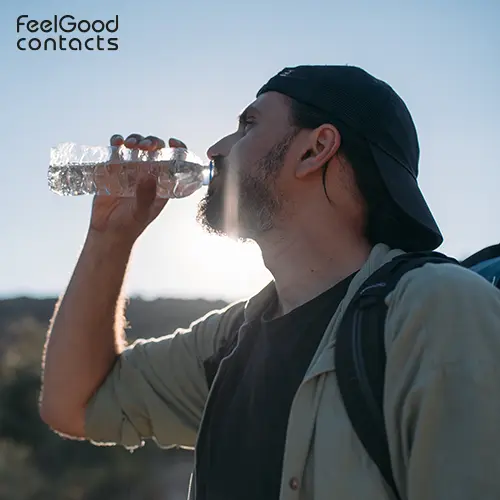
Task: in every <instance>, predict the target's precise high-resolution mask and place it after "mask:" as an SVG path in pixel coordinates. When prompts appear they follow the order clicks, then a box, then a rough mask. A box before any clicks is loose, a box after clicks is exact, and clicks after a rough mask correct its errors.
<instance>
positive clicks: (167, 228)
mask: <svg viewBox="0 0 500 500" xmlns="http://www.w3.org/2000/svg"><path fill="white" fill-rule="evenodd" d="M0 14H1V15H0V61H1V62H2V71H1V75H0V117H1V120H0V134H1V138H2V160H1V166H0V170H1V172H2V193H1V198H0V200H1V217H0V257H1V258H0V295H1V296H12V295H19V294H28V295H36V296H46V295H55V294H59V293H61V292H62V291H63V289H64V287H65V286H66V283H67V281H68V279H69V277H70V274H71V272H72V269H73V266H74V264H75V262H76V259H77V256H78V254H79V251H80V248H81V245H82V243H83V239H84V236H85V233H86V230H87V225H88V218H89V208H90V203H91V198H90V197H82V198H62V197H59V196H57V195H55V194H52V193H51V192H50V191H49V189H48V187H47V180H46V174H47V167H48V160H49V151H50V147H51V146H54V145H56V144H57V143H59V142H65V141H72V142H78V143H82V144H89V145H100V144H103V145H105V144H107V142H108V138H109V136H110V135H112V134H114V133H121V134H124V135H126V134H129V133H132V132H138V133H142V134H155V135H158V136H162V137H169V136H175V137H179V138H181V139H183V140H185V141H186V142H187V144H188V146H189V147H190V149H192V150H193V151H194V152H195V153H197V154H198V155H204V154H205V151H206V149H207V148H208V146H210V145H211V144H212V143H213V142H214V141H215V140H217V139H218V138H219V137H221V136H222V135H225V134H226V133H228V132H230V131H232V130H233V128H234V127H235V125H236V119H235V117H236V115H237V114H238V113H239V112H240V111H241V110H242V109H243V107H244V106H245V105H246V104H248V103H249V102H250V101H251V100H252V99H253V98H254V95H255V92H256V91H257V90H258V88H259V87H260V86H261V85H262V84H263V83H264V82H265V81H267V79H268V78H270V77H271V76H272V75H273V74H274V73H276V72H277V71H278V70H280V69H282V68H283V67H285V66H290V65H297V64H329V63H332V64H352V65H358V66H362V67H364V68H365V69H367V70H368V71H370V72H371V73H373V74H375V76H377V77H379V78H382V79H384V80H386V81H388V82H389V83H390V84H391V85H392V86H393V87H394V88H395V89H396V90H397V91H398V92H399V94H400V95H401V96H402V97H403V99H405V101H406V102H407V104H408V107H409V108H410V110H411V112H412V114H413V117H414V119H415V122H416V124H417V128H418V132H419V136H420V144H421V151H422V154H421V177H420V179H421V181H420V182H421V186H422V189H423V191H424V193H425V195H426V197H427V199H428V201H429V204H430V205H431V207H432V209H433V211H434V213H435V216H436V218H437V220H438V222H439V223H440V226H441V228H442V230H443V232H444V234H445V238H446V240H445V243H444V245H443V246H442V248H441V249H442V250H443V251H445V252H449V253H451V254H453V255H456V256H463V255H466V254H468V253H470V252H472V251H474V250H475V249H478V248H480V247H482V246H485V245H487V244H490V243H493V242H498V241H500V224H499V222H498V221H499V219H498V217H499V215H498V208H497V207H498V197H499V193H500V191H499V186H500V159H499V155H498V152H497V150H498V147H499V143H500V97H499V89H500V30H499V29H498V23H499V21H500V2H499V1H498V0H490V1H487V0H477V1H475V2H472V1H470V0H453V1H452V0H447V1H444V0H442V1H439V0H433V1H428V0H427V1H425V0H424V1H416V0H413V1H408V2H401V1H395V0H379V1H372V0H351V1H349V2H347V1H343V2H338V1H331V0H330V1H328V2H321V1H319V2H313V3H311V2H304V1H298V0H288V1H285V0H266V1H264V0H254V1H253V2H227V1H222V0H213V1H211V2H206V1H201V0H198V1H192V0H185V1H183V2H178V3H173V2H170V1H160V0H157V1H155V0H142V1H141V2H137V1H130V0H122V1H119V2H118V1H116V0H108V1H106V2H104V1H98V0H87V1H85V2H76V1H74V2H63V1H62V0H52V1H50V0H44V1H43V2H41V1H35V0H32V1H28V0H24V1H23V0H21V1H18V0H16V1H14V0H2V2H1V4H0ZM21 14H27V15H29V16H30V18H34V19H38V20H42V19H48V18H49V19H50V18H51V17H53V16H54V14H59V15H64V14H72V15H74V16H75V17H76V18H78V19H82V18H85V19H89V20H93V19H105V20H106V19H109V18H111V17H112V16H114V15H116V14H118V15H119V30H118V32H117V34H116V36H117V37H118V38H119V50H118V51H115V52H73V51H69V50H68V51H65V52H62V51H57V52H52V51H48V52H43V51H38V52H20V51H18V50H17V48H16V41H17V33H16V18H17V17H18V16H19V15H21ZM33 36H36V35H33ZM80 36H82V35H80ZM200 196H201V194H200V193H198V194H196V195H194V196H193V197H192V198H189V199H185V200H180V201H178V200H174V201H171V202H170V203H169V204H168V206H167V209H166V210H165V212H164V213H163V214H162V215H161V216H160V218H159V219H158V220H157V221H156V222H155V223H154V225H153V226H152V227H151V228H150V229H149V230H148V231H147V233H145V234H144V236H143V237H142V239H141V240H140V242H139V243H138V245H137V247H136V251H135V253H134V256H133V261H132V266H131V269H130V273H129V276H128V279H127V291H128V292H129V293H130V294H133V295H137V294H140V295H143V296H146V297H154V296H179V297H200V296H203V297H210V298H219V297H220V298H225V299H234V298H240V297H246V296H249V295H250V294H252V293H254V292H256V291H257V290H258V289H259V288H260V287H261V286H263V285H264V284H265V283H266V282H267V280H268V279H269V275H268V274H267V271H265V270H264V268H263V266H262V262H261V260H260V253H259V251H258V249H257V248H256V247H255V246H254V245H250V246H246V247H241V245H237V244H236V243H233V242H229V241H226V240H220V239H217V238H216V237H210V236H206V235H204V234H203V233H202V231H201V229H199V228H198V227H197V225H196V223H195V221H194V216H195V211H196V204H197V202H198V201H199V199H200ZM238 269H241V272H239V271H238Z"/></svg>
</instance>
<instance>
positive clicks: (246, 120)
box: [240, 116, 255, 130]
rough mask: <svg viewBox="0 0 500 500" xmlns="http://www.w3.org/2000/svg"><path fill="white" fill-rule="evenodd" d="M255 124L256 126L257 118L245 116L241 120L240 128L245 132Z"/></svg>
mask: <svg viewBox="0 0 500 500" xmlns="http://www.w3.org/2000/svg"><path fill="white" fill-rule="evenodd" d="M254 124H255V118H254V117H252V116H245V117H242V118H241V120H240V126H241V128H243V129H244V130H248V129H249V128H250V127H251V126H252V125H254Z"/></svg>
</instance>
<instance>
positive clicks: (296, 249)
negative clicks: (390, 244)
mask: <svg viewBox="0 0 500 500" xmlns="http://www.w3.org/2000/svg"><path fill="white" fill-rule="evenodd" d="M273 233H274V232H273ZM299 233H300V237H299V236H298V235H297V234H295V235H294V234H292V233H289V232H288V233H287V235H286V237H285V236H284V235H283V233H282V234H276V233H274V234H268V235H266V238H265V241H262V240H261V241H259V242H258V243H259V246H260V248H261V251H262V257H263V260H264V263H265V265H266V267H267V269H268V270H269V271H270V272H271V274H272V275H273V277H274V281H275V286H276V291H277V294H278V306H277V307H278V310H277V311H275V314H274V316H275V317H278V316H281V315H283V314H287V313H288V312H290V311H291V310H293V309H295V308H297V307H299V306H301V305H302V304H305V303H306V302H308V301H310V300H312V299H313V298H315V297H317V296H318V295H320V294H322V293H323V292H325V291H326V290H328V289H329V288H331V287H332V286H334V285H336V284H337V283H340V282H341V281H342V280H344V279H345V278H347V277H348V276H350V275H351V274H353V273H354V272H356V271H358V270H359V269H360V268H361V267H362V266H363V264H364V263H365V262H366V260H367V259H368V256H369V255H370V251H371V249H372V247H371V246H370V245H369V244H368V242H367V241H366V240H364V239H361V238H359V237H355V236H354V235H344V237H341V238H337V237H335V232H334V231H332V233H331V234H330V235H326V236H325V235H314V234H312V232H311V231H310V232H307V231H306V232H304V231H300V232H299Z"/></svg>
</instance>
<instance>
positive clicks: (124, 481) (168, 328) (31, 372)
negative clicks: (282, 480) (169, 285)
mask: <svg viewBox="0 0 500 500" xmlns="http://www.w3.org/2000/svg"><path fill="white" fill-rule="evenodd" d="M224 305H226V304H225V303H223V302H208V301H204V300H175V299H158V300H155V301H144V300H141V299H132V300H131V301H130V304H129V306H128V308H127V319H128V321H129V323H130V329H129V330H127V337H128V338H129V339H130V340H133V339H135V338H137V337H157V336H160V335H164V334H166V333H170V332H172V331H174V330H175V328H177V327H179V326H182V327H184V326H187V325H189V323H190V322H191V321H193V320H195V319H197V318H199V317H200V316H202V315H203V314H205V313H206V312H208V311H210V310H212V309H214V308H220V307H223V306H224ZM54 306H55V299H52V300H49V299H47V300H36V299H30V298H16V299H9V300H1V301H0V500H180V499H183V500H184V499H185V498H186V495H187V487H188V480H189V475H190V473H191V469H192V453H191V452H190V451H187V450H177V449H173V450H161V449H160V448H158V447H157V446H156V445H155V444H154V443H152V442H150V443H147V444H146V446H144V447H143V448H141V449H139V450H136V451H135V452H134V453H130V452H128V451H126V450H125V449H123V448H121V447H96V446H92V445H91V444H89V443H86V442H81V441H73V440H69V439H63V438H61V437H60V436H58V435H56V434H55V433H53V432H52V431H51V430H50V429H49V428H48V427H47V426H46V425H45V424H44V423H43V422H42V421H41V420H40V417H39V414H38V398H39V392H40V361H41V355H42V349H43V343H44V339H45V334H46V331H47V327H48V324H49V319H50V317H51V315H52V312H53V310H54Z"/></svg>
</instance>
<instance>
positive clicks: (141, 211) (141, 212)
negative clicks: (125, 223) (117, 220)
mask: <svg viewBox="0 0 500 500" xmlns="http://www.w3.org/2000/svg"><path fill="white" fill-rule="evenodd" d="M155 198H156V179H155V178H154V177H153V176H149V177H147V178H146V179H144V180H142V181H141V182H139V183H138V185H137V189H136V203H135V211H134V219H135V220H136V221H137V222H139V223H141V224H144V223H146V222H147V221H148V220H149V215H150V209H151V205H152V204H153V202H154V201H155Z"/></svg>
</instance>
